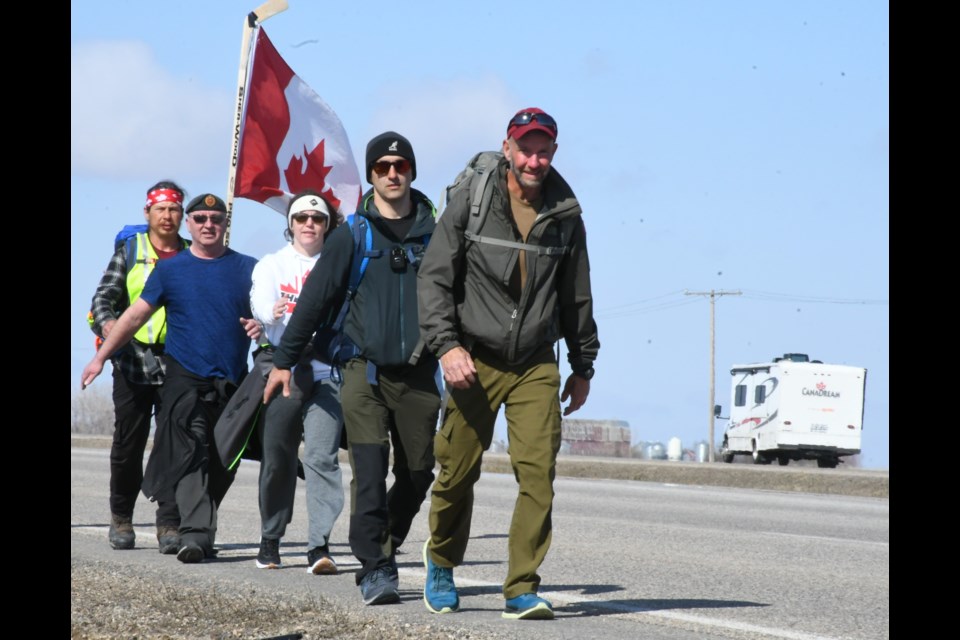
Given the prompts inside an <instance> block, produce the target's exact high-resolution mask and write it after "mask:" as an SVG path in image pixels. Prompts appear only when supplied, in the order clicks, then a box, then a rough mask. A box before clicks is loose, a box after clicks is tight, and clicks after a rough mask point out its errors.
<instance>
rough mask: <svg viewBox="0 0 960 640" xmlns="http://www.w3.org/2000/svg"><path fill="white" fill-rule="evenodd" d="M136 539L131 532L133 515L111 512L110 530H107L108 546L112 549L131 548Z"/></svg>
mask: <svg viewBox="0 0 960 640" xmlns="http://www.w3.org/2000/svg"><path fill="white" fill-rule="evenodd" d="M136 539H137V536H136V534H135V533H134V532H133V517H132V516H118V515H117V514H115V513H111V514H110V530H109V531H108V532H107V540H109V541H110V546H111V547H113V548H114V549H133V545H134V544H135V542H136Z"/></svg>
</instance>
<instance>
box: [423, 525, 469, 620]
mask: <svg viewBox="0 0 960 640" xmlns="http://www.w3.org/2000/svg"><path fill="white" fill-rule="evenodd" d="M429 546H430V540H427V541H426V542H424V543H423V566H424V568H425V569H426V570H427V581H426V583H424V585H423V602H424V604H426V605H427V609H429V610H430V611H432V612H433V613H452V612H454V611H456V610H458V609H459V608H460V596H459V594H457V585H455V584H454V583H453V569H447V568H446V567H438V566H437V565H435V564H434V563H433V560H431V559H430V550H429Z"/></svg>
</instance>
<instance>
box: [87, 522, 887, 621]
mask: <svg viewBox="0 0 960 640" xmlns="http://www.w3.org/2000/svg"><path fill="white" fill-rule="evenodd" d="M107 529H108V527H107V526H104V525H99V526H82V527H75V528H74V529H73V530H74V531H79V532H82V533H84V534H95V535H98V536H101V535H102V536H105V534H106V532H107ZM134 532H135V533H136V534H137V537H138V538H142V539H154V538H155V537H156V531H155V530H153V529H142V528H141V529H136V528H135V529H134ZM804 537H808V536H804ZM226 544H229V543H226ZM877 544H879V543H877ZM231 551H232V550H229V549H227V550H224V549H222V548H221V551H220V554H222V556H226V555H230V553H231ZM341 558H342V560H341ZM337 564H338V565H339V566H341V567H348V566H360V563H359V562H357V561H356V560H355V559H354V558H352V557H343V556H337ZM399 573H400V574H401V575H404V576H407V577H410V578H416V579H417V580H421V581H422V580H425V579H426V573H424V572H423V571H421V570H417V569H408V568H400V569H399ZM456 582H457V584H458V585H459V586H460V587H465V586H468V587H484V588H490V587H500V586H502V584H501V583H499V582H489V581H487V580H472V579H470V578H464V577H457V578H456ZM539 595H540V596H542V597H544V598H546V599H547V600H550V601H551V602H552V603H554V604H555V605H563V604H588V605H590V606H593V607H596V608H598V609H605V610H608V611H614V612H616V613H618V614H623V617H625V618H627V619H635V620H636V621H638V622H642V621H643V620H644V618H650V617H653V618H661V619H664V620H670V621H672V622H681V623H686V624H688V625H690V624H692V625H697V626H701V627H707V628H710V627H713V628H720V629H728V630H731V631H737V632H741V633H752V634H760V635H762V636H764V637H767V638H783V639H784V640H843V639H842V638H837V637H833V636H820V635H816V634H812V633H803V632H801V631H791V630H789V629H774V628H770V627H761V626H758V625H753V624H748V623H745V622H737V621H733V620H723V619H720V618H710V617H707V616H699V615H693V614H689V613H678V612H675V611H659V610H649V609H645V608H643V607H639V606H631V605H626V604H621V603H613V602H607V601H605V600H600V599H596V598H589V597H581V596H576V595H571V594H569V593H558V592H554V591H541V592H540V593H539Z"/></svg>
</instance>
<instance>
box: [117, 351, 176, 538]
mask: <svg viewBox="0 0 960 640" xmlns="http://www.w3.org/2000/svg"><path fill="white" fill-rule="evenodd" d="M154 411H156V412H157V413H159V412H160V387H159V386H155V385H148V384H136V383H134V382H130V381H129V380H127V379H126V377H125V376H124V375H123V374H122V373H121V372H120V371H119V370H118V369H117V368H114V370H113V412H114V423H113V446H111V447H110V512H111V513H115V514H116V515H118V516H127V517H131V518H132V517H133V508H134V505H135V504H136V502H137V496H138V495H139V494H140V483H141V482H143V452H144V451H145V450H146V448H147V439H148V438H149V436H150V421H151V418H152V417H153V414H154ZM156 523H157V524H158V525H161V524H162V525H171V526H174V527H177V526H179V525H180V513H179V511H178V510H177V503H176V502H174V501H163V502H159V501H158V503H157V519H156Z"/></svg>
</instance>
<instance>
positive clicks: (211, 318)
mask: <svg viewBox="0 0 960 640" xmlns="http://www.w3.org/2000/svg"><path fill="white" fill-rule="evenodd" d="M256 264H257V260H256V259H255V258H252V257H250V256H247V255H244V254H242V253H237V252H236V251H234V250H233V249H229V248H228V249H227V251H226V253H224V254H223V255H222V256H220V257H219V258H214V259H212V260H204V259H202V258H198V257H196V256H195V255H193V254H192V253H191V252H190V250H189V249H188V250H186V251H181V252H180V253H178V254H177V255H175V256H174V257H172V258H168V259H167V260H161V261H160V262H158V263H157V266H156V268H155V269H154V270H153V272H152V273H151V274H150V277H149V278H147V283H146V285H144V287H143V293H141V294H140V297H141V298H143V299H144V300H145V301H146V302H149V303H150V304H151V305H153V306H157V307H159V306H163V307H166V311H167V339H166V352H167V354H169V355H170V356H171V357H172V358H173V359H174V360H176V361H177V362H179V363H180V364H181V365H183V367H184V368H185V369H186V370H187V371H190V372H191V373H193V374H196V375H198V376H202V377H204V378H226V379H228V380H230V381H232V382H234V383H238V382H239V381H240V379H241V378H242V377H243V376H244V374H245V373H246V372H247V354H248V353H249V351H250V338H249V337H248V336H247V333H246V331H244V330H243V325H241V324H240V318H252V317H253V313H252V312H251V311H250V287H251V286H252V284H253V277H252V276H253V267H254V266H255V265H256Z"/></svg>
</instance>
